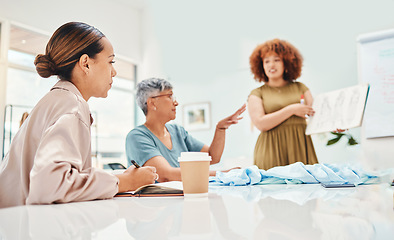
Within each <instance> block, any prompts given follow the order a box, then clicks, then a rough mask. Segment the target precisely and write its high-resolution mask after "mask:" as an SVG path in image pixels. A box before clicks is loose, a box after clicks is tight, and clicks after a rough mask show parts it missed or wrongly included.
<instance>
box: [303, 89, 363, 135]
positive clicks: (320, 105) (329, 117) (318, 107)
mask: <svg viewBox="0 0 394 240" xmlns="http://www.w3.org/2000/svg"><path fill="white" fill-rule="evenodd" d="M368 91H369V85H368V84H360V85H357V86H353V87H348V88H343V89H339V90H336V91H332V92H328V93H323V94H320V95H318V96H317V97H316V98H315V99H314V101H313V105H312V107H313V109H314V110H315V115H314V116H313V117H310V118H309V122H308V125H307V127H306V134H307V135H310V134H315V133H322V132H330V131H334V130H336V129H349V128H354V127H359V126H361V123H362V119H363V115H364V109H365V104H366V100H367V96H368Z"/></svg>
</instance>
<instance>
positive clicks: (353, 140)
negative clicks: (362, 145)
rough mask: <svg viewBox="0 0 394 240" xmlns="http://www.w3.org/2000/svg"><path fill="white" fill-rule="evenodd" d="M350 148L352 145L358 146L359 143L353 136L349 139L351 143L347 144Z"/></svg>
mask: <svg viewBox="0 0 394 240" xmlns="http://www.w3.org/2000/svg"><path fill="white" fill-rule="evenodd" d="M347 143H348V144H349V145H350V146H352V145H357V144H358V142H357V141H356V139H354V138H353V136H350V137H349V141H348V142H347Z"/></svg>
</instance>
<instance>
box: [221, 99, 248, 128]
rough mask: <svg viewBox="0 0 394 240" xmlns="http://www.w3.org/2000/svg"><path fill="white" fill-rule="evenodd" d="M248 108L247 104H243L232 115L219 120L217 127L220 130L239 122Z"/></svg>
mask: <svg viewBox="0 0 394 240" xmlns="http://www.w3.org/2000/svg"><path fill="white" fill-rule="evenodd" d="M245 110H246V104H244V105H242V107H240V108H239V109H238V110H237V111H236V112H235V113H234V114H232V115H231V116H228V117H226V118H225V119H223V120H221V121H219V122H218V124H217V125H216V128H217V129H219V130H226V129H227V128H229V127H230V126H231V125H233V124H237V123H238V121H239V120H241V119H242V118H243V117H241V116H240V115H241V114H242V113H243V112H245Z"/></svg>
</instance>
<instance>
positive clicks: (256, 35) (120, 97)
mask: <svg viewBox="0 0 394 240" xmlns="http://www.w3.org/2000/svg"><path fill="white" fill-rule="evenodd" d="M0 6H1V7H0V24H1V25H0V27H1V28H0V29H1V32H0V34H1V35H0V86H1V87H0V122H1V126H2V131H1V133H0V134H1V139H2V142H1V144H2V146H3V149H2V155H4V154H5V152H6V150H7V147H8V146H9V140H10V139H11V138H12V136H13V134H15V133H16V131H17V129H18V127H19V125H18V122H19V119H20V116H21V114H22V113H23V112H24V111H28V110H29V108H30V107H31V106H34V104H35V103H37V101H38V100H39V99H40V98H41V97H42V96H43V95H44V94H45V93H46V92H47V91H48V90H49V89H50V87H51V86H52V85H53V84H54V83H55V82H56V78H50V79H41V78H40V77H39V76H38V75H37V74H36V73H35V70H34V65H33V60H34V57H35V55H36V54H37V53H43V52H44V48H45V45H46V43H47V41H48V39H49V37H50V35H51V34H52V33H53V32H54V31H55V30H56V29H57V28H58V27H59V26H61V25H62V24H64V23H66V22H69V21H83V22H86V23H88V24H91V25H94V26H95V27H97V28H99V29H100V30H101V31H102V32H103V33H104V34H106V36H107V37H108V39H109V40H110V41H111V42H112V44H113V46H114V49H115V53H116V55H117V62H116V64H115V68H116V69H117V70H118V76H117V77H116V78H115V81H114V86H113V89H111V90H110V92H109V97H108V98H107V99H91V100H89V105H90V107H91V110H92V113H93V115H94V118H95V124H94V125H93V126H92V137H93V138H92V150H93V151H94V152H93V153H92V154H93V156H94V158H93V160H94V161H95V165H96V166H99V167H101V166H103V165H105V163H107V162H113V161H118V162H121V163H123V164H126V157H125V146H124V144H125V143H124V142H125V137H126V135H127V133H128V132H129V131H130V130H131V129H132V128H133V127H134V126H136V125H139V124H142V123H143V122H144V116H143V113H142V111H141V110H140V109H138V107H136V105H135V102H134V94H135V92H134V89H135V84H136V82H138V81H140V80H143V79H146V78H149V77H161V78H165V79H168V80H169V81H170V82H171V83H172V84H173V86H174V93H175V95H176V97H177V101H178V102H179V104H180V105H179V106H178V108H177V117H176V119H175V122H176V123H178V124H180V125H184V124H185V119H184V117H183V115H184V114H183V111H184V110H185V108H186V107H187V106H192V105H193V104H199V103H208V106H209V108H210V119H208V125H209V127H208V128H203V129H197V130H190V131H189V132H190V134H192V135H193V136H194V137H196V138H198V139H200V140H201V141H203V142H205V143H207V144H209V143H210V142H211V140H212V137H213V134H214V129H215V123H216V122H218V121H219V120H221V119H222V118H224V117H226V116H228V115H230V114H232V113H233V112H234V111H235V110H236V109H237V108H238V107H240V106H241V105H242V104H244V103H245V102H246V101H247V97H248V95H249V93H250V91H251V90H252V89H254V88H256V87H258V86H260V84H259V83H257V82H255V81H254V79H253V76H252V74H251V72H250V70H249V56H250V54H251V52H252V51H253V49H254V48H255V47H256V46H257V45H258V44H260V43H262V42H264V41H266V40H270V39H273V38H280V39H284V40H287V41H289V42H291V43H292V44H293V45H295V46H296V47H297V48H298V49H299V50H300V51H301V53H302V54H303V57H304V67H303V72H302V76H301V78H300V79H299V81H301V82H303V83H305V84H306V85H307V86H308V87H309V88H310V90H311V92H312V94H313V95H314V96H315V95H317V94H320V93H324V92H328V91H333V90H337V89H340V88H345V87H349V86H353V85H356V84H358V83H359V71H360V69H359V67H358V64H357V59H358V55H357V38H358V37H359V36H360V35H362V34H366V33H370V32H376V31H384V30H387V29H393V28H394V14H392V9H394V1H393V0H376V1H369V0H348V1H340V0H332V1H320V0H318V1H316V0H297V1H292V0H278V1H266V0H247V1H239V0H238V1H237V0H198V1H197V0H146V1H144V0H94V1H93V0H86V1H77V0H69V1H50V0H35V1H29V0H0ZM393 67H394V66H393ZM349 131H350V133H351V134H352V135H353V136H354V137H355V138H356V140H357V141H358V142H359V143H360V144H358V145H355V146H349V145H347V144H346V140H345V139H342V140H341V141H340V142H338V143H337V144H334V145H332V146H326V143H327V141H328V140H329V139H330V138H331V137H332V136H331V135H330V133H324V134H316V135H313V136H312V138H313V142H314V145H315V149H316V153H317V156H318V159H319V161H320V162H321V163H352V164H360V165H361V166H362V167H363V168H365V169H367V170H378V169H385V168H389V167H394V161H393V160H392V157H391V156H393V155H394V148H393V147H392V146H393V145H394V138H393V137H385V138H376V139H366V138H365V137H364V135H363V127H360V128H354V129H350V130H349ZM258 135H259V132H258V130H257V129H255V128H253V126H252V124H251V121H250V118H249V116H248V113H247V112H246V113H245V114H244V119H243V120H241V121H240V123H239V124H238V125H235V126H232V127H231V128H230V129H229V130H228V131H227V136H226V147H225V151H224V154H223V157H222V162H221V163H220V164H219V166H217V167H218V168H221V167H230V166H234V165H239V166H248V165H252V164H253V161H252V159H253V149H254V145H255V142H256V139H257V137H258Z"/></svg>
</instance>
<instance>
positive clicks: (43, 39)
mask: <svg viewBox="0 0 394 240" xmlns="http://www.w3.org/2000/svg"><path fill="white" fill-rule="evenodd" d="M9 37H10V44H9V49H8V50H7V58H8V62H7V63H8V64H7V66H8V67H7V88H6V100H5V103H6V109H5V114H6V115H5V122H4V127H3V133H4V136H3V156H4V154H5V153H6V152H7V151H8V148H9V144H10V142H11V139H12V138H13V137H14V135H15V134H16V132H17V131H18V128H19V121H20V118H21V116H22V114H23V113H24V112H26V111H27V112H29V111H30V110H31V109H32V107H33V106H34V105H35V104H36V103H37V102H38V101H39V100H40V99H41V98H42V97H43V96H44V95H45V94H46V93H47V92H48V91H49V90H50V89H51V87H52V86H53V85H54V84H55V83H56V82H57V81H58V79H57V78H56V77H50V78H48V79H44V78H41V77H40V76H39V75H38V74H37V72H36V71H35V66H34V59H35V56H36V55H37V54H39V53H44V52H45V46H46V44H47V42H48V40H49V36H47V35H45V34H42V33H38V32H34V31H31V30H28V29H26V28H25V27H19V26H14V25H11V27H10V34H9ZM117 55H118V54H117ZM115 61H116V63H115V65H114V67H115V69H116V71H117V73H118V75H117V76H116V77H115V78H114V83H113V85H112V89H111V90H110V91H109V93H108V97H107V98H106V99H96V98H91V99H90V100H89V102H88V103H89V106H90V110H91V112H92V116H93V118H94V123H93V125H92V156H93V158H92V160H93V166H96V167H103V168H107V166H108V165H107V163H110V162H118V163H122V164H123V165H125V166H126V165H127V160H126V156H125V140H126V135H127V134H128V132H129V131H130V130H131V129H132V128H133V127H134V125H135V123H134V114H135V103H134V102H135V98H134V87H135V72H136V66H135V65H134V64H133V63H132V62H131V61H129V60H127V59H125V58H122V57H116V59H115Z"/></svg>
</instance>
